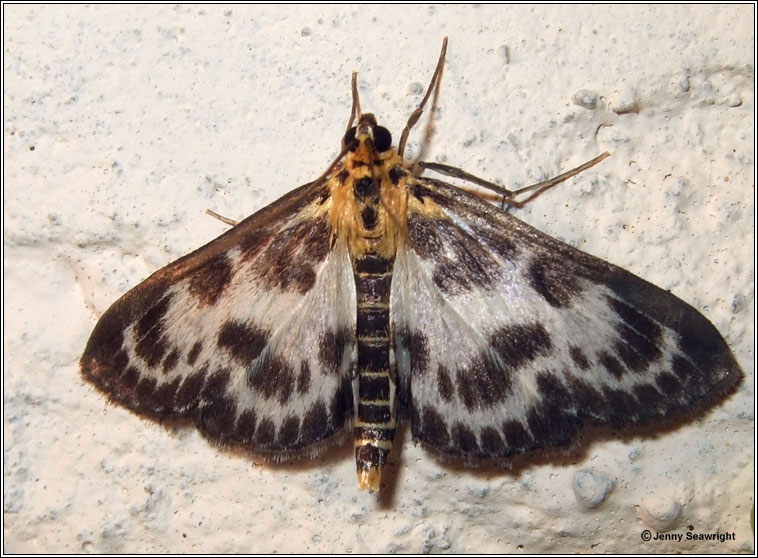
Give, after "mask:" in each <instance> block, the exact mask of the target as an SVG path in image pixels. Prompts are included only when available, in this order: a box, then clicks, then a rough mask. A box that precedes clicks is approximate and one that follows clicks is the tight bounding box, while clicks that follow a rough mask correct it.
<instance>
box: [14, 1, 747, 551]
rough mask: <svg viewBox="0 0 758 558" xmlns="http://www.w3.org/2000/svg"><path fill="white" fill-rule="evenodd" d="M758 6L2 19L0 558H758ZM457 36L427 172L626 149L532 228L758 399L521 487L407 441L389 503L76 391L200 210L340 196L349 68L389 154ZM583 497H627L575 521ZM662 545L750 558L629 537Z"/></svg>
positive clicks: (36, 14)
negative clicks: (669, 318)
mask: <svg viewBox="0 0 758 558" xmlns="http://www.w3.org/2000/svg"><path fill="white" fill-rule="evenodd" d="M753 9H754V8H753V6H751V5H742V6H738V5H732V6H687V7H683V6H587V5H584V6H568V7H557V6H547V7H541V6H526V7H523V6H480V7H475V6H436V7H428V6H373V7H357V6H296V7H293V6H289V7H276V6H238V5H235V6H227V7H210V6H179V7H174V6H137V5H131V6H115V7H113V6H23V5H5V6H3V13H4V17H5V20H4V24H3V25H4V35H5V36H4V49H5V50H4V68H3V72H4V79H5V83H4V105H3V108H4V122H3V126H4V129H3V140H4V163H5V169H4V174H3V177H4V192H3V194H4V197H3V201H4V207H3V218H4V228H3V231H4V243H3V248H4V254H3V263H4V279H5V288H4V302H5V306H4V317H3V319H4V332H3V333H4V335H3V342H4V351H5V352H4V358H3V366H4V370H3V379H4V386H3V387H4V389H3V405H4V409H3V427H4V431H3V434H4V440H3V452H4V453H3V459H4V463H3V478H4V487H3V500H4V515H3V520H4V531H3V532H4V546H3V550H4V551H5V552H56V551H57V552H66V553H79V552H96V553H107V552H145V553H147V552H150V553H151V552H202V553H208V552H211V553H212V552H274V551H276V552H351V553H364V552H429V551H430V552H497V553H499V552H504V553H505V552H507V553H519V552H524V553H533V552H595V553H605V552H635V553H656V552H735V551H741V552H750V551H752V550H753V549H754V543H753V534H752V530H751V528H750V520H749V516H750V510H751V507H752V505H753V494H754V486H755V484H754V445H753V432H754V403H755V402H754V390H753V385H754V384H753V378H754V376H753V369H754V322H753V313H754V259H753V244H754V236H753V235H754V229H753V223H754V218H755V214H754V195H755V194H754V173H755V168H754V137H755V136H754V134H755V130H754V126H753V124H754V90H753V85H754V81H753V80H754V65H753V60H754V58H753V56H754V50H755V43H754V27H753V21H754V19H753V18H754V12H753ZM444 35H449V36H450V46H449V51H448V56H447V66H446V69H445V75H444V80H443V87H442V93H441V95H440V101H439V106H440V111H439V118H438V120H437V121H436V129H437V133H436V135H435V136H434V138H433V141H432V144H431V145H430V146H429V151H428V155H427V159H428V160H437V161H444V162H447V163H448V164H453V165H456V166H460V167H462V168H465V169H467V170H468V171H470V172H473V173H475V174H478V175H481V176H486V177H491V178H497V179H499V180H501V181H502V182H503V183H504V184H507V185H510V186H520V185H525V184H528V183H532V182H535V181H538V180H541V179H544V178H546V177H548V176H552V175H555V174H557V173H559V172H561V171H563V170H566V169H568V168H570V167H571V166H574V165H578V164H580V163H582V162H584V161H586V160H588V159H589V158H591V157H592V156H594V155H596V154H598V153H600V152H602V151H604V150H609V151H611V152H612V157H611V158H610V159H608V160H606V161H604V162H603V163H602V164H601V165H600V166H598V167H596V168H594V169H592V170H589V171H587V172H585V173H584V174H583V175H581V176H580V177H578V178H577V179H574V180H572V181H571V182H569V183H566V184H564V185H561V186H560V187H559V188H557V189H555V190H553V191H552V192H550V193H549V194H547V195H544V196H542V197H541V198H540V199H539V200H537V201H536V202H535V203H533V204H531V205H530V206H528V207H527V208H526V209H525V210H522V211H520V212H519V213H518V215H519V216H520V217H521V218H523V219H524V220H525V221H527V222H529V223H531V224H533V225H535V226H537V227H538V228H540V229H541V230H543V231H545V232H547V233H549V234H552V235H554V236H556V237H558V238H561V239H563V240H565V241H567V242H570V243H571V244H573V245H575V246H578V247H580V248H582V249H584V250H586V251H588V252H590V253H592V254H594V255H597V256H599V257H601V258H605V259H608V260H610V261H612V262H614V263H616V264H619V265H621V266H622V267H625V268H627V269H629V270H631V271H632V272H634V273H636V274H638V275H640V276H642V277H645V278H646V279H648V280H650V281H652V282H653V283H656V284H658V285H660V286H661V287H663V288H666V289H671V290H673V292H674V293H676V294H677V295H678V296H679V297H681V298H682V299H684V300H686V301H688V302H690V303H691V304H693V305H694V306H695V307H696V308H698V309H699V310H701V311H702V312H703V313H704V314H705V315H706V316H708V318H709V319H710V320H711V321H712V322H713V323H714V324H715V325H716V327H717V328H718V329H719V330H720V331H721V332H722V334H723V335H724V337H725V338H726V340H727V341H728V342H729V344H730V345H731V346H732V347H733V349H734V352H735V355H736V356H737V359H738V361H739V362H740V363H741V364H742V366H743V368H744V370H745V372H746V375H747V378H746V381H745V382H744V383H743V385H742V386H741V388H740V389H739V391H738V392H737V393H736V394H735V395H734V396H733V397H732V398H731V399H729V400H728V401H726V402H725V403H724V404H723V405H721V406H719V407H717V408H716V409H714V410H713V411H712V412H710V413H709V414H707V415H706V416H704V417H702V418H700V419H698V420H695V421H693V422H692V423H691V424H689V425H687V426H685V427H683V428H680V429H677V430H675V431H673V432H667V433H663V434H661V435H660V436H658V437H646V438H640V437H634V436H624V437H619V438H618V439H605V440H600V441H595V442H593V441H592V440H586V442H585V444H584V445H583V446H582V448H583V450H582V451H580V452H578V453H576V454H572V455H570V456H568V457H565V458H556V459H554V460H544V459H540V460H533V461H529V460H526V462H525V463H524V464H522V465H521V466H520V467H519V468H518V469H514V470H513V471H511V472H507V471H506V472H500V471H498V470H495V469H483V470H478V471H470V470H466V469H462V468H458V467H450V466H444V465H441V464H440V463H439V462H438V461H436V460H435V459H434V458H433V457H432V456H430V455H429V454H427V453H425V452H424V451H423V450H422V449H420V448H417V447H415V446H414V444H413V443H412V441H411V440H410V435H409V433H408V432H407V431H406V432H405V433H401V436H400V438H399V440H401V441H402V445H400V442H398V445H399V446H400V450H399V451H395V452H394V454H393V456H392V458H391V462H392V463H391V466H390V470H389V474H388V479H389V484H390V490H389V491H388V494H387V495H385V496H384V497H383V499H377V497H376V496H375V495H369V494H367V493H360V492H358V489H357V483H356V479H355V465H354V461H353V459H352V450H351V448H350V447H349V446H350V445H349V444H348V445H347V446H346V447H343V448H335V449H334V450H331V451H329V452H327V453H326V454H325V456H324V457H322V458H320V459H316V460H313V461H305V462H297V463H294V464H283V465H279V466H270V465H265V464H261V463H259V462H257V461H255V460H252V459H250V458H247V457H243V456H237V455H234V454H230V453H225V452H221V451H219V450H217V449H216V448H214V447H212V446H210V445H209V444H207V443H206V442H205V441H204V440H203V439H202V438H201V437H200V436H199V435H198V434H197V433H196V432H195V431H194V430H179V431H169V430H166V429H164V428H162V427H161V426H159V425H156V424H154V423H151V422H148V421H145V420H142V419H140V418H138V417H136V416H135V415H133V414H131V413H130V412H129V411H127V410H125V409H122V408H119V407H114V406H111V405H108V404H106V402H105V399H104V397H102V396H101V395H100V394H98V393H97V392H95V391H94V390H93V389H92V388H91V387H90V386H89V385H87V384H85V383H84V382H83V380H82V379H81V378H80V376H79V373H78V359H79V356H80V354H81V352H82V350H83V348H84V345H85V343H86V341H87V338H88V336H89V334H90V332H91V330H92V328H93V326H94V325H95V322H96V320H97V318H98V317H99V316H100V315H101V314H102V312H104V311H105V309H106V308H107V307H108V306H109V304H110V303H111V302H113V301H114V300H115V299H116V298H117V297H118V296H119V295H121V294H122V293H124V292H125V291H126V290H127V289H128V288H130V287H132V286H134V285H136V284H138V283H139V282H140V281H141V280H142V279H144V278H145V277H147V276H148V275H149V274H150V273H152V272H153V271H155V270H157V269H158V268H160V267H161V266H163V265H165V264H167V263H168V262H170V261H172V260H174V259H175V258H177V257H179V256H181V255H183V254H185V253H187V252H189V251H190V250H193V249H195V248H197V247H198V246H200V245H202V244H203V243H205V242H206V241H209V240H210V239H212V238H214V237H215V236H217V235H218V234H220V233H221V232H223V231H224V230H225V229H226V226H225V225H224V224H222V223H220V222H218V221H216V220H214V219H212V218H210V217H208V216H206V215H204V213H203V212H204V210H205V209H206V208H211V209H214V210H216V211H218V212H219V213H221V214H224V215H227V216H229V217H232V218H237V219H239V218H242V217H244V216H246V215H248V214H251V213H253V212H254V211H256V210H257V209H259V208H261V207H263V206H264V205H265V204H268V203H269V202H271V201H273V200H275V199H276V198H278V197H279V196H281V195H283V194H284V193H285V192H287V191H289V190H291V189H292V188H294V187H296V186H298V185H300V184H302V183H305V182H307V181H309V180H311V179H313V178H315V177H316V176H318V175H319V174H321V173H322V172H323V171H324V169H325V168H326V166H327V164H328V163H329V162H330V161H331V160H332V158H333V156H334V155H335V154H336V153H337V151H338V149H339V144H340V139H341V135H342V133H343V132H344V126H345V123H346V120H347V118H348V115H349V110H350V91H349V82H350V74H351V72H352V71H353V70H358V71H359V72H360V73H359V85H360V90H361V101H362V106H363V108H364V110H365V111H370V112H374V113H375V114H377V116H378V117H379V119H380V121H382V122H383V123H384V124H385V125H386V126H387V127H389V128H390V129H392V130H394V131H395V134H396V138H397V137H399V132H400V130H401V129H402V126H403V125H404V123H405V119H406V118H407V116H408V114H409V113H410V111H411V110H412V108H413V107H414V106H415V104H416V103H417V102H418V100H419V95H418V94H417V92H416V90H417V86H416V85H415V84H423V85H424V86H425V85H426V84H427V83H428V80H429V78H430V76H431V72H432V70H433V68H434V64H435V62H436V59H437V55H438V52H439V47H440V43H441V39H442V37H443V36H444ZM505 47H507V51H508V60H506V58H505V55H504V54H505V50H506V49H505ZM582 89H586V90H590V91H593V92H595V93H596V94H597V97H598V103H597V108H595V109H594V110H590V109H587V108H583V107H581V106H578V105H577V104H575V103H574V102H573V101H572V97H573V96H574V95H575V94H576V93H577V92H578V91H580V90H582ZM614 109H615V111H616V112H614ZM619 112H620V113H622V114H618V113H619ZM601 125H602V126H603V127H601V128H600V129H599V131H598V132H597V133H596V130H597V129H598V127H600V126H601ZM420 137H421V134H420V133H416V134H415V136H414V137H413V139H414V143H413V144H412V147H413V148H414V149H415V148H417V146H418V141H419V139H420ZM587 471H590V473H587ZM576 475H579V477H576ZM588 475H590V476H589V477H588ZM575 477H576V478H581V479H583V480H584V481H587V480H588V479H589V480H590V481H593V480H594V481H601V482H600V484H602V480H603V479H607V480H608V481H611V482H612V483H613V488H612V489H611V490H610V492H609V493H608V494H607V498H606V500H605V501H604V502H603V503H602V504H600V505H599V506H598V507H596V508H594V509H588V508H587V507H586V506H584V505H583V504H582V503H581V501H582V500H581V498H578V497H577V496H576V495H575V491H574V489H573V486H574V482H575V481H574V479H575ZM582 484H583V486H586V482H584V483H582ZM590 484H591V483H590ZM585 496H586V494H585ZM688 526H691V527H692V530H690V531H688ZM657 528H665V529H668V532H669V534H671V533H673V534H677V533H678V534H682V535H685V534H686V533H687V532H692V533H712V532H715V531H717V530H718V531H721V532H723V533H735V540H730V541H726V542H724V543H713V542H693V541H689V542H688V541H687V540H683V541H682V542H676V541H665V542H663V541H657V542H656V541H651V542H647V543H645V542H643V541H642V540H641V532H642V531H643V530H644V529H651V530H652V531H653V533H654V532H655V531H656V529H657Z"/></svg>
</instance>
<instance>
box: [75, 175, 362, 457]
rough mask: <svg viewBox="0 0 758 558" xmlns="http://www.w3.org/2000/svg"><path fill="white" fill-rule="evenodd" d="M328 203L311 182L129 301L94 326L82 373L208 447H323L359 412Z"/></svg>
mask: <svg viewBox="0 0 758 558" xmlns="http://www.w3.org/2000/svg"><path fill="white" fill-rule="evenodd" d="M328 203H329V199H328V191H327V190H325V189H324V187H322V186H320V185H318V184H310V185H306V186H303V187H301V188H300V189H298V190H295V191H294V192H292V193H290V194H289V195H287V196H285V197H284V198H282V199H280V200H278V201H277V202H275V203H273V204H272V205H270V206H268V207H266V208H265V209H263V210H261V211H259V212H258V213H256V214H255V215H253V216H251V217H249V218H248V219H246V220H244V221H242V222H241V223H240V224H239V225H237V226H236V227H234V228H233V229H231V230H230V231H228V232H227V233H226V234H224V235H222V236H220V237H219V238H217V239H216V240H214V241H212V242H211V243H209V244H207V245H206V246H204V247H202V248H200V249H199V250H197V251H195V252H193V253H192V254H189V255H188V256H185V257H183V258H181V259H179V260H177V261H175V262H174V263H172V264H170V265H168V266H166V267H165V268H163V269H161V270H160V271H158V272H156V273H155V274H153V275H152V276H151V277H149V278H148V279H147V280H145V281H144V282H143V283H141V284H140V285H138V286H137V287H135V288H134V289H132V290H131V291H129V292H128V293H126V294H125V295H124V296H123V297H121V299H119V300H118V301H117V302H116V303H115V304H113V306H111V307H110V308H109V309H108V310H107V311H106V312H105V314H103V316H102V317H101V319H100V321H99V322H98V324H97V326H96V327H95V330H94V331H93V333H92V336H91V337H90V340H89V342H88V344H87V348H86V349H85V352H84V355H83V356H82V359H81V368H82V373H83V375H84V377H85V378H87V379H88V380H90V381H91V382H92V383H94V384H95V385H96V386H97V387H98V388H99V389H100V390H102V391H103V392H105V393H106V394H107V395H108V396H109V398H110V399H111V400H112V401H116V402H118V403H121V404H123V405H124V406H126V407H128V408H130V409H132V410H134V411H137V412H139V413H141V414H144V415H147V416H150V417H153V418H158V419H180V420H185V421H187V420H188V421H191V422H194V423H195V424H196V425H197V427H198V428H199V429H200V430H201V432H202V433H203V434H204V435H205V436H206V437H208V438H210V439H212V440H214V441H219V442H221V443H225V444H233V445H240V446H244V447H245V448H247V449H249V450H252V451H254V452H258V453H262V454H267V453H268V454H273V455H274V456H286V455H287V454H290V453H302V452H306V453H308V452H309V450H310V451H311V452H312V451H315V449H318V447H320V444H321V442H323V441H325V440H327V439H329V438H331V437H333V436H334V435H335V434H337V433H339V432H340V431H341V430H343V429H344V428H345V427H347V426H349V425H350V424H351V423H352V410H353V407H354V403H353V388H352V385H351V379H350V367H351V363H352V362H354V360H355V350H356V349H355V338H354V332H355V286H354V282H353V278H352V271H351V266H350V261H349V258H348V254H347V250H346V248H345V246H344V244H342V243H336V244H334V246H332V245H331V242H330V231H329V227H328V221H327V218H326V207H327V206H328Z"/></svg>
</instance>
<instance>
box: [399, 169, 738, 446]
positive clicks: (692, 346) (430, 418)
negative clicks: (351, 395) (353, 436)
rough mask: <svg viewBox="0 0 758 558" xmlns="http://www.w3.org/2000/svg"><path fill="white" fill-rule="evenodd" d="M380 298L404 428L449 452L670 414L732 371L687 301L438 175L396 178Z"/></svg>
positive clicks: (703, 396) (704, 395)
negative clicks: (394, 230)
mask: <svg viewBox="0 0 758 558" xmlns="http://www.w3.org/2000/svg"><path fill="white" fill-rule="evenodd" d="M391 304H392V313H393V316H394V322H393V327H394V331H395V339H396V341H395V350H396V358H397V366H398V375H399V380H400V387H399V393H400V398H401V408H402V409H404V410H405V413H406V414H407V415H409V416H410V419H411V428H412V432H413V435H414V437H415V438H416V439H419V440H421V441H422V442H424V443H426V444H427V445H428V446H431V447H432V448H433V449H435V450H437V451H439V452H442V453H446V454H452V455H456V456H461V457H464V458H489V457H493V458H496V457H508V456H512V455H516V454H521V453H525V452H528V451H533V450H538V449H541V448H547V447H555V446H566V445H570V444H572V443H573V442H574V441H575V439H576V437H577V434H578V433H579V431H580V429H581V428H582V426H584V425H588V424H599V425H604V424H607V425H611V426H614V427H620V426H624V425H630V424H645V423H650V422H652V421H655V420H658V419H662V418H666V417H669V416H672V415H676V414H682V413H683V412H687V411H691V410H693V409H694V408H696V407H700V406H703V405H706V404H708V403H711V402H713V400H714V399H715V398H717V397H718V396H722V395H723V394H724V393H725V392H727V391H728V390H729V389H731V388H733V386H734V385H735V384H736V383H737V382H738V381H739V380H740V378H741V377H742V372H741V370H740V368H739V366H738V365H737V363H736V362H735V360H734V357H733V356H732V353H731V351H730V350H729V348H728V346H727V345H726V343H725V342H724V340H723V339H722V337H721V335H720V334H719V333H718V331H717V330H716V328H715V327H714V326H713V325H712V324H711V323H710V322H709V321H708V320H707V319H706V318H705V317H703V316H702V315H701V314H700V313H699V312H697V311H696V310H695V309H694V308H692V307H691V306H689V305H688V304H686V303H684V302H682V301H681V300H679V299H678V298H676V297H675V296H674V295H672V294H670V293H668V292H666V291H664V290H662V289H659V288H658V287H656V286H654V285H652V284H650V283H648V282H646V281H644V280H642V279H640V278H639V277H636V276H634V275H632V274H631V273H629V272H627V271H624V270H623V269H620V268H618V267H616V266H613V265H611V264H609V263H607V262H604V261H602V260H599V259H597V258H594V257H592V256H589V255H588V254H585V253H583V252H580V251H579V250H576V249H574V248H572V247H570V246H568V245H566V244H564V243H562V242H560V241H557V240H555V239H553V238H551V237H549V236H546V235H545V234H543V233H541V232H539V231H537V230H535V229H533V228H532V227H530V226H528V225H526V224H524V223H523V222H521V221H519V220H518V219H516V218H514V217H512V216H510V215H508V214H506V213H503V212H501V211H499V210H498V209H496V208H494V207H493V206H491V205H489V204H487V203H485V202H483V201H481V200H480V199H478V198H476V197H475V196H472V195H470V194H468V193H466V192H462V191H460V190H458V189H456V188H454V187H452V186H450V185H447V184H445V183H442V182H439V181H434V180H429V179H424V178H421V179H417V180H416V181H411V182H410V185H409V204H408V242H407V244H406V245H405V246H404V247H401V249H400V250H399V252H398V256H397V260H396V262H395V274H394V277H393V285H392V301H391Z"/></svg>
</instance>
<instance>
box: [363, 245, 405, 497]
mask: <svg viewBox="0 0 758 558" xmlns="http://www.w3.org/2000/svg"><path fill="white" fill-rule="evenodd" d="M393 263H394V261H393V260H392V259H388V258H383V257H381V256H379V255H377V254H371V253H369V254H366V255H365V256H363V257H359V258H355V259H354V260H353V272H354V277H355V286H356V298H357V302H358V304H357V310H358V311H357V320H356V335H357V340H358V413H357V421H356V428H355V461H356V467H357V471H358V483H359V486H360V488H361V490H365V489H367V488H368V489H369V490H372V491H376V490H379V483H380V480H381V469H382V467H383V466H384V464H385V463H386V462H387V457H388V455H389V452H390V449H392V439H393V438H394V435H395V426H396V419H395V401H394V394H395V390H394V385H393V379H392V377H391V375H390V325H389V324H390V315H389V314H390V307H389V300H390V285H391V282H392V268H393Z"/></svg>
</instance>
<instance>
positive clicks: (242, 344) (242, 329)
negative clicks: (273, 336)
mask: <svg viewBox="0 0 758 558" xmlns="http://www.w3.org/2000/svg"><path fill="white" fill-rule="evenodd" d="M268 337H269V335H268V333H267V332H265V331H263V330H262V329H260V328H259V327H257V326H256V325H254V324H251V325H247V324H244V323H242V322H239V321H236V320H229V321H227V322H226V323H225V324H224V325H223V326H222V327H221V330H220V331H219V333H218V340H217V344H218V347H219V348H220V349H224V350H226V351H228V352H229V353H231V355H232V357H234V358H235V359H236V360H237V361H238V362H239V363H240V364H241V365H243V366H247V365H248V364H250V363H251V362H253V361H254V360H255V359H256V358H258V356H259V355H260V354H261V352H262V351H263V349H264V348H265V347H266V343H268Z"/></svg>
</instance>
